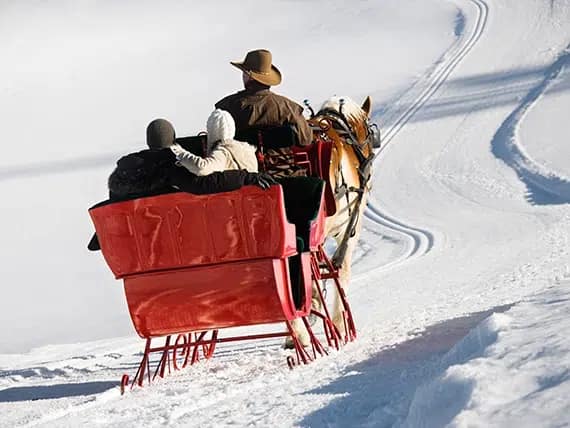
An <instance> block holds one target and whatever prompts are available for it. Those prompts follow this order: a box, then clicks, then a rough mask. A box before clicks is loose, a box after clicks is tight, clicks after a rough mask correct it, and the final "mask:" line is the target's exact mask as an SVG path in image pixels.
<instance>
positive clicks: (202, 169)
mask: <svg viewBox="0 0 570 428" xmlns="http://www.w3.org/2000/svg"><path fill="white" fill-rule="evenodd" d="M170 150H172V152H173V153H174V155H175V156H176V159H177V160H178V162H179V163H180V164H181V165H182V166H183V167H184V168H186V169H187V170H188V171H190V172H191V173H192V174H196V175H209V174H212V173H214V172H217V171H223V170H225V169H226V166H227V164H228V159H227V157H226V154H225V153H224V151H223V150H220V149H214V150H213V151H212V153H211V154H210V155H209V156H207V157H205V158H203V157H200V156H196V155H194V154H192V153H190V152H189V151H188V150H185V149H183V148H182V147H180V146H179V145H178V144H173V145H172V146H170Z"/></svg>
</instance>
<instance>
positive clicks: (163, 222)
mask: <svg viewBox="0 0 570 428" xmlns="http://www.w3.org/2000/svg"><path fill="white" fill-rule="evenodd" d="M324 187H325V186H324V182H323V181H322V180H319V179H317V178H312V177H297V178H291V179H286V180H283V182H282V185H275V186H272V187H271V188H270V189H268V190H262V189H260V188H257V187H254V186H245V187H243V188H241V189H240V190H237V191H233V192H226V193H218V194H213V195H192V194H188V193H170V194H165V195H160V196H152V197H145V198H139V199H134V200H130V201H124V202H114V203H102V204H98V205H96V206H94V207H93V208H91V209H90V210H89V213H90V215H91V218H92V220H93V223H94V225H95V229H96V232H97V236H98V238H99V243H100V246H101V251H102V253H103V256H104V258H105V260H106V262H107V264H108V265H109V268H110V269H111V270H112V272H113V273H114V275H115V277H116V278H117V279H122V280H123V282H124V288H125V295H126V298H127V303H128V308H129V312H130V315H131V319H132V322H133V324H134V327H135V330H136V331H137V333H138V334H139V336H141V337H142V338H145V339H146V346H145V351H144V354H143V358H142V361H141V363H140V365H139V368H138V371H137V373H136V375H135V376H134V378H133V380H132V382H131V388H132V387H133V386H134V385H139V386H142V385H143V384H144V382H145V379H146V380H147V381H148V382H149V383H150V382H151V381H152V380H153V379H155V378H156V377H157V376H159V377H163V376H164V375H165V374H166V373H167V372H170V371H171V370H177V369H180V368H184V367H186V366H188V365H192V364H194V363H196V362H198V361H199V360H200V359H202V358H206V359H208V358H210V357H212V356H213V354H214V351H215V347H216V345H217V344H219V343H224V342H231V341H237V340H252V339H266V338H274V337H286V336H288V337H290V338H291V341H292V344H293V347H294V349H295V353H294V354H293V355H291V356H289V357H287V362H288V364H289V366H290V367H293V366H294V365H296V364H300V363H304V364H306V363H309V362H310V361H312V360H314V359H315V358H317V357H318V356H320V355H325V354H327V347H333V348H336V349H339V347H340V346H341V345H342V344H344V343H346V342H347V341H351V340H353V339H354V338H355V336H356V332H355V328H354V322H353V319H352V314H351V312H350V308H349V305H348V302H347V300H346V297H345V295H344V292H343V290H342V288H341V286H340V283H339V281H338V272H337V271H336V269H335V268H334V267H333V265H332V263H331V262H330V260H329V259H328V257H327V255H326V254H325V252H324V250H323V242H324V238H325V234H324V232H325V230H324V227H325V219H326V208H325V203H324V199H325V196H324V194H325V191H324ZM327 279H331V280H332V281H333V282H334V285H335V289H336V292H337V293H338V294H339V297H340V298H341V301H342V304H343V316H344V328H341V329H339V328H337V327H335V325H334V324H333V323H332V321H331V316H330V312H329V309H328V307H327V304H326V302H325V300H326V299H325V296H324V294H323V283H324V281H325V280H327ZM313 293H317V295H318V296H317V297H318V299H319V300H320V301H321V302H324V304H322V305H321V307H322V309H320V310H315V309H312V308H311V300H312V298H313ZM311 314H312V315H313V318H314V317H316V318H317V319H320V320H321V322H320V323H319V324H318V325H321V326H322V332H320V333H319V332H315V331H314V330H313V326H312V325H311V323H310V322H309V315H311ZM295 319H299V320H301V321H302V324H303V325H304V327H305V328H306V329H307V332H308V334H309V337H310V346H308V347H303V346H302V345H301V343H300V341H299V338H298V336H297V334H296V332H295V330H294V329H293V328H292V325H291V322H292V321H293V320H295ZM274 323H281V324H283V325H284V326H285V329H284V331H281V332H268V333H262V334H251V335H240V336H235V335H234V336H232V335H227V336H223V335H222V333H225V332H227V330H226V331H224V330H223V329H226V328H228V327H237V326H249V325H259V324H274ZM159 338H160V339H161V340H163V342H161V344H160V345H158V346H157V345H155V344H154V343H153V340H154V342H156V341H157V340H158V339H159ZM323 338H324V341H325V343H326V345H323V344H322V343H321V339H323ZM153 353H159V355H160V357H159V360H158V363H157V364H156V367H154V369H152V370H151V355H152V354H153ZM128 384H129V376H128V375H124V376H123V379H122V381H121V385H122V389H123V391H124V389H125V387H126V386H127V385H128Z"/></svg>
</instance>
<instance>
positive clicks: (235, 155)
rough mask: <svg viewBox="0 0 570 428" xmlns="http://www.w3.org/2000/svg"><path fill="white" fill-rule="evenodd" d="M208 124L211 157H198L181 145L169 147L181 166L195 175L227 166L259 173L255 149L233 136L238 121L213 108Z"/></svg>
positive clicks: (209, 172) (226, 168)
mask: <svg viewBox="0 0 570 428" xmlns="http://www.w3.org/2000/svg"><path fill="white" fill-rule="evenodd" d="M207 126H208V146H209V148H210V150H209V152H210V154H209V155H208V156H206V157H200V156H196V155H194V154H192V153H190V152H189V151H187V150H185V149H183V148H182V147H180V146H179V145H178V144H174V145H172V146H171V147H170V149H171V150H172V152H173V153H174V154H175V155H176V159H177V160H178V162H180V164H181V165H182V166H184V167H185V168H186V169H188V171H190V172H192V173H193V174H196V175H208V174H211V173H213V172H217V171H225V170H228V169H245V170H247V171H248V172H257V157H256V156H255V151H256V148H255V147H254V146H252V145H251V144H248V143H245V142H242V141H237V140H234V139H233V138H234V135H235V123H234V120H233V118H232V116H231V115H230V114H229V113H228V112H227V111H224V110H220V109H216V110H214V111H213V112H212V114H211V115H210V117H209V118H208V123H207Z"/></svg>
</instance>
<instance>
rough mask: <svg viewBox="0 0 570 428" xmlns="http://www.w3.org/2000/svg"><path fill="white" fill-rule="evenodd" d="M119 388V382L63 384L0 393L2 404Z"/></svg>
mask: <svg viewBox="0 0 570 428" xmlns="http://www.w3.org/2000/svg"><path fill="white" fill-rule="evenodd" d="M117 386H118V382H109V381H106V382H84V383H62V384H56V385H42V386H17V387H13V388H7V389H3V390H2V391H0V403H12V402H17V401H30V400H49V399H56V398H66V397H78V396H84V395H94V394H100V393H102V392H105V391H107V390H108V389H112V388H115V387H117Z"/></svg>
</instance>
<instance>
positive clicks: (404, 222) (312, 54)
mask: <svg viewBox="0 0 570 428" xmlns="http://www.w3.org/2000/svg"><path fill="white" fill-rule="evenodd" d="M244 22H247V24H246V25H244ZM244 27H247V28H244ZM262 46H263V47H268V48H270V49H272V50H273V52H274V58H275V62H276V64H277V65H278V66H280V68H281V70H282V71H283V72H284V76H285V79H284V83H283V85H282V86H281V87H279V88H277V90H278V91H279V92H282V93H284V94H287V95H289V96H291V97H292V98H294V99H297V100H299V101H302V100H303V99H304V98H309V99H310V100H312V101H313V103H315V104H317V103H318V102H319V101H320V100H323V99H324V98H326V97H328V96H329V95H332V94H334V93H343V94H344V93H346V94H349V95H351V96H352V97H353V98H355V99H357V100H360V99H362V98H363V97H364V96H365V95H367V94H371V95H372V96H373V99H374V102H375V103H374V118H375V119H376V120H377V121H379V122H380V123H381V125H382V131H383V134H384V141H385V144H386V145H385V146H384V149H382V151H381V153H380V155H379V157H378V159H377V161H376V164H375V174H374V179H373V180H374V181H373V184H374V187H373V190H372V194H371V195H370V199H369V205H368V207H367V209H366V213H365V214H366V215H365V223H364V229H363V233H362V236H361V245H360V247H359V250H358V254H357V257H356V260H355V266H354V272H355V273H354V278H353V281H352V282H351V284H350V288H349V290H348V293H349V298H350V301H351V305H352V307H353V311H354V312H355V317H356V322H357V327H358V330H359V338H358V340H357V342H355V343H353V344H350V345H349V346H347V347H345V348H344V349H343V350H342V351H341V352H338V353H334V354H333V355H330V356H329V357H327V358H323V359H320V360H318V361H316V362H315V363H313V364H311V365H309V366H306V367H300V368H297V369H295V370H294V371H292V372H290V371H289V370H288V369H287V367H286V365H285V364H284V359H285V356H286V355H287V353H286V352H285V351H283V350H282V349H280V346H279V343H278V342H276V341H267V342H263V343H261V344H260V346H257V347H256V346H252V345H251V344H246V345H244V344H241V345H230V346H227V347H220V350H219V352H217V353H216V356H215V358H213V359H212V360H211V361H209V362H208V363H207V364H200V365H196V366H194V367H192V369H190V370H186V371H182V372H179V373H176V374H175V375H173V376H170V377H168V378H167V379H165V380H163V381H161V382H159V383H157V384H156V385H154V386H153V387H152V388H149V389H142V390H135V391H134V392H132V393H130V394H127V395H126V396H123V397H120V396H119V391H118V388H117V380H118V379H119V377H120V375H121V374H122V373H123V372H124V371H132V370H133V367H134V365H135V364H136V362H137V361H138V359H139V358H140V354H139V352H140V351H141V349H142V343H141V341H140V340H139V339H138V338H136V337H135V334H134V332H133V331H132V327H131V325H130V320H129V319H128V314H127V310H126V307H125V303H124V297H123V295H122V287H121V285H120V283H119V282H116V281H115V280H114V279H113V277H112V275H111V274H110V272H108V271H107V269H106V266H105V264H104V262H103V260H102V258H101V257H100V255H97V254H92V253H88V252H87V251H86V250H85V244H86V241H87V240H88V238H89V235H90V233H91V225H90V223H89V219H88V217H87V213H86V209H87V208H88V207H89V206H90V205H91V204H93V203H95V202H97V201H98V200H100V199H103V198H104V197H105V179H106V176H107V175H108V173H109V171H110V170H111V169H112V167H113V162H114V160H115V158H117V157H118V156H119V155H121V154H123V153H124V152H128V151H129V150H134V149H137V148H139V147H140V146H141V145H142V144H143V136H144V127H145V125H146V123H147V122H148V121H149V120H151V119H152V118H154V117H156V116H162V117H167V118H169V119H171V120H172V121H173V123H174V124H175V126H176V127H177V129H178V133H179V134H190V133H195V132H197V131H199V130H200V129H202V128H203V123H204V120H205V118H206V117H207V115H208V113H209V111H210V108H211V106H212V104H213V102H214V101H215V100H217V99H218V98H220V97H221V96H222V95H224V94H226V93H229V92H231V91H234V90H237V89H238V88H239V80H240V78H239V73H236V71H235V70H234V69H233V68H232V67H230V66H229V65H228V64H227V62H228V61H229V60H230V59H240V58H241V57H242V56H243V54H244V53H245V51H247V50H248V49H250V48H256V47H262ZM569 46H570V1H568V0H526V1H520V0H502V1H498V0H486V1H483V0H454V1H449V2H448V1H440V0H438V1H436V0H429V1H427V0H406V1H397V0H386V1H382V2H373V1H363V2H358V3H355V2H342V1H340V0H338V1H336V0H334V1H330V0H329V1H313V2H297V1H293V0H285V1H272V2H271V3H270V4H264V7H263V8H262V7H260V5H259V3H256V2H253V1H249V2H239V5H238V2H230V1H225V2H216V4H215V5H214V4H210V3H202V4H192V3H191V2H187V3H185V2H174V1H172V2H161V3H160V5H158V4H157V3H151V2H136V3H135V2H132V3H131V2H120V3H119V2H111V1H108V2H95V1H86V2H75V3H67V2H56V1H50V2H26V4H24V2H15V1H13V2H5V3H2V4H1V5H0V50H1V52H2V53H3V67H2V72H1V74H0V93H1V94H2V97H0V117H2V120H3V123H4V124H5V125H4V126H3V130H4V135H5V140H6V141H8V142H9V143H8V149H7V150H5V153H4V154H3V156H2V159H0V165H1V166H2V168H1V170H0V188H1V190H2V195H3V200H4V203H3V207H4V209H3V214H2V220H3V221H2V226H0V227H1V229H0V233H1V235H2V237H3V242H4V245H2V246H1V248H0V256H1V259H2V260H3V263H2V265H1V268H0V269H1V271H0V272H1V278H2V280H3V285H4V286H3V288H2V291H3V296H2V297H3V298H2V299H1V300H0V302H1V303H0V343H1V344H2V345H0V353H2V354H1V355H0V426H34V425H45V426H70V427H71V426H73V427H75V426H81V425H90V426H95V425H103V426H104V425H113V426H114V425H119V424H122V425H124V426H156V425H173V426H224V425H235V426H244V425H246V426H247V425H251V426H339V427H340V426H371V427H380V426H406V427H415V426H426V427H439V426H445V425H450V426H481V427H486V426H528V427H535V426H541V427H542V426H569V425H570V416H569V415H570V399H568V398H567V397H568V396H569V392H570V391H569V389H570V379H569V377H570V374H569V373H570V368H569V364H570V340H569V339H568V337H567V336H568V335H567V332H568V331H569V329H570V321H569V320H570V317H569V316H568V315H569V312H570V236H569V235H570V161H569V159H570V146H569V145H568V127H567V116H568V111H570V94H569V93H568V89H570V50H569ZM93 339H99V340H97V341H90V342H87V341H89V340H93ZM74 342H75V343H76V344H69V343H74ZM77 342H79V343H77ZM64 343H68V344H64ZM30 348H34V349H32V350H30ZM30 400H33V401H30Z"/></svg>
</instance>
